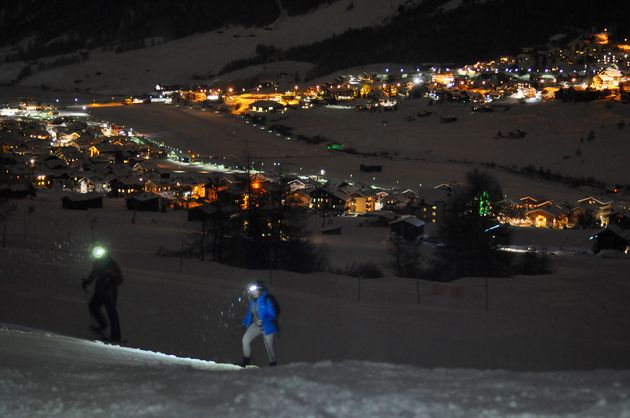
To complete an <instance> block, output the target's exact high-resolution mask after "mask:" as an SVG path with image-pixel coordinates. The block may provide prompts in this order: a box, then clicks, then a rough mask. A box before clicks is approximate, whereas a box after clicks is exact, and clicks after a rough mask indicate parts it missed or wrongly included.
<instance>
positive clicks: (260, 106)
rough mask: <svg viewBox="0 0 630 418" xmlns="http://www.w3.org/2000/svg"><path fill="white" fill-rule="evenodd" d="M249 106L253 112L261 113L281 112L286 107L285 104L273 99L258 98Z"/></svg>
mask: <svg viewBox="0 0 630 418" xmlns="http://www.w3.org/2000/svg"><path fill="white" fill-rule="evenodd" d="M249 108H250V109H251V110H252V111H253V112H259V113H269V112H281V111H283V110H284V109H285V107H284V105H282V104H280V103H278V102H274V101H273V100H256V101H255V102H254V103H252V104H250V105H249Z"/></svg>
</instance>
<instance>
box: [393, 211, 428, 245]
mask: <svg viewBox="0 0 630 418" xmlns="http://www.w3.org/2000/svg"><path fill="white" fill-rule="evenodd" d="M389 229H390V236H391V237H402V238H404V239H405V240H407V241H416V240H418V238H420V237H421V236H422V235H423V234H424V221H422V220H420V219H418V218H416V217H415V216H403V217H402V218H400V219H397V220H395V221H392V222H390V223H389Z"/></svg>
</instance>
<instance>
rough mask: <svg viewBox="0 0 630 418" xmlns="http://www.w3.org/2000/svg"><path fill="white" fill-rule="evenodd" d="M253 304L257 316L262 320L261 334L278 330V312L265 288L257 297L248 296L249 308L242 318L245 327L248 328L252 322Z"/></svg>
mask: <svg viewBox="0 0 630 418" xmlns="http://www.w3.org/2000/svg"><path fill="white" fill-rule="evenodd" d="M254 304H256V308H257V310H258V318H259V319H260V320H261V321H262V327H263V334H265V335H269V334H275V333H276V332H278V312H277V310H276V307H275V305H274V303H273V301H272V299H271V297H270V296H269V294H268V293H267V291H266V290H263V291H262V292H261V293H260V296H258V299H254V298H251V297H250V298H249V309H247V314H246V315H245V319H243V325H245V328H249V326H250V325H251V324H253V323H254Z"/></svg>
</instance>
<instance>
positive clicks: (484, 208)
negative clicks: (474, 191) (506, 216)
mask: <svg viewBox="0 0 630 418" xmlns="http://www.w3.org/2000/svg"><path fill="white" fill-rule="evenodd" d="M489 214H490V195H489V194H488V192H483V193H481V197H480V198H479V215H480V216H488V215H489Z"/></svg>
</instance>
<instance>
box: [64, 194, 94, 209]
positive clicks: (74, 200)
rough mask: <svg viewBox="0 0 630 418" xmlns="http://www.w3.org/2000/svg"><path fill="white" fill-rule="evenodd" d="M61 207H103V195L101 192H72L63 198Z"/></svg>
mask: <svg viewBox="0 0 630 418" xmlns="http://www.w3.org/2000/svg"><path fill="white" fill-rule="evenodd" d="M61 207H62V208H63V209H71V210H88V209H100V208H102V207H103V195H102V194H100V193H85V194H79V193H72V194H69V195H68V196H64V197H63V198H62V199H61Z"/></svg>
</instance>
